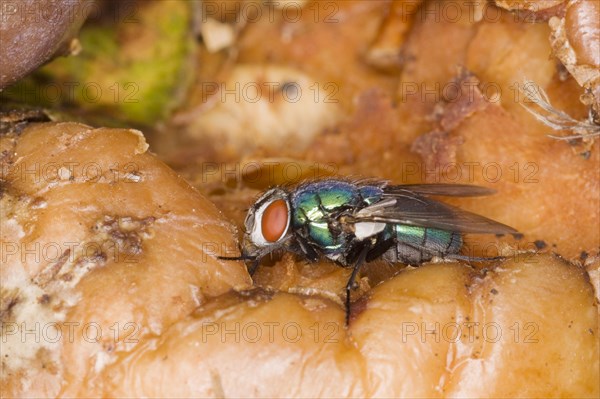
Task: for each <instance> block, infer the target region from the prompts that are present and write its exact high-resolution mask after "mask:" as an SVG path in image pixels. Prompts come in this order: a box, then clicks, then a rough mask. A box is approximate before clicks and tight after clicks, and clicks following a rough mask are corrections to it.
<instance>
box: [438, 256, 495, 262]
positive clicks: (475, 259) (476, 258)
mask: <svg viewBox="0 0 600 399" xmlns="http://www.w3.org/2000/svg"><path fill="white" fill-rule="evenodd" d="M444 259H450V260H464V261H467V262H469V261H471V262H493V261H495V260H504V259H506V257H505V256H492V257H490V258H482V257H479V256H466V255H459V254H450V255H444Z"/></svg>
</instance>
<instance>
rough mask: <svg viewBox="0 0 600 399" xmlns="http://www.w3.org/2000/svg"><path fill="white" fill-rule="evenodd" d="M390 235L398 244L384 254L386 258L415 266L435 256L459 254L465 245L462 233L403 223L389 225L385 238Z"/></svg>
mask: <svg viewBox="0 0 600 399" xmlns="http://www.w3.org/2000/svg"><path fill="white" fill-rule="evenodd" d="M388 237H393V238H394V239H395V240H396V245H395V246H394V247H393V248H391V249H390V250H388V251H387V252H386V253H385V254H384V259H385V260H387V261H389V262H402V263H406V264H409V265H413V266H418V265H420V264H421V263H423V262H427V261H430V260H431V259H433V257H434V256H437V257H439V258H443V257H447V256H448V255H455V254H458V253H459V252H460V250H461V248H462V246H463V239H462V235H461V234H460V233H457V232H454V231H445V230H438V229H433V228H423V227H417V226H408V225H402V224H396V225H392V226H388V227H387V228H386V231H385V233H384V236H383V239H387V238H388ZM424 249H426V250H424Z"/></svg>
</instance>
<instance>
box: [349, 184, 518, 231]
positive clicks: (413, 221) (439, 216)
mask: <svg viewBox="0 0 600 399" xmlns="http://www.w3.org/2000/svg"><path fill="white" fill-rule="evenodd" d="M398 187H399V186H392V187H386V188H385V189H384V196H383V198H382V200H381V201H379V202H377V203H375V204H373V205H370V206H368V207H365V208H363V209H361V210H360V211H358V212H357V213H356V214H355V215H354V223H360V222H378V223H394V224H406V225H411V226H419V227H431V228H436V229H440V230H447V231H457V232H461V233H484V234H487V233H489V234H515V233H518V232H517V230H515V229H513V228H512V227H510V226H507V225H505V224H502V223H499V222H496V221H494V220H491V219H488V218H486V217H484V216H481V215H477V214H474V213H471V212H468V211H464V210H462V209H459V208H456V207H454V206H452V205H448V204H444V203H441V202H439V201H435V200H432V199H430V198H427V197H424V196H422V195H419V194H417V193H415V192H413V191H410V190H407V189H398ZM402 187H405V186H402ZM388 189H391V190H388ZM444 190H445V189H441V190H438V191H436V193H439V192H440V191H443V192H452V190H449V191H444ZM429 192H431V191H429ZM438 195H442V194H438ZM446 195H448V194H446ZM456 195H458V194H456Z"/></svg>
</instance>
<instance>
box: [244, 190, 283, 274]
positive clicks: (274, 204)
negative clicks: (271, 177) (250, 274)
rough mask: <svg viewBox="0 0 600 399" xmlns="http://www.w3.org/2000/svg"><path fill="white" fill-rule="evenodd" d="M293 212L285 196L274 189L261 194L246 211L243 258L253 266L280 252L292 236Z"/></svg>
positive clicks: (280, 191) (281, 191)
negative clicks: (276, 251) (265, 257)
mask: <svg viewBox="0 0 600 399" xmlns="http://www.w3.org/2000/svg"><path fill="white" fill-rule="evenodd" d="M291 220H292V209H291V205H290V201H289V195H288V193H287V192H285V191H284V190H282V189H280V188H274V189H271V190H269V191H267V192H266V193H265V194H263V195H262V196H261V197H260V198H259V199H258V200H257V201H256V202H255V203H254V205H252V207H251V208H250V209H249V210H248V215H247V216H246V220H245V222H244V225H245V228H246V233H245V234H244V242H243V246H242V257H243V258H246V263H247V264H248V261H251V262H254V263H255V264H253V268H254V267H256V264H257V263H258V261H260V259H261V258H262V257H264V256H265V255H267V254H269V253H271V252H273V251H275V250H277V249H279V248H281V247H282V246H283V245H285V243H286V242H287V241H288V239H289V238H290V237H291V235H292V231H291V230H292V229H291V227H290V225H291Z"/></svg>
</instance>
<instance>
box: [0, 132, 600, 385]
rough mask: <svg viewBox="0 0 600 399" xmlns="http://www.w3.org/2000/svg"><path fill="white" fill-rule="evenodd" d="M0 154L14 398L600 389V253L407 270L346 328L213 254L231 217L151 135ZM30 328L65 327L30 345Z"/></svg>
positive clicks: (54, 136) (365, 303)
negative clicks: (151, 143) (166, 159)
mask: <svg viewBox="0 0 600 399" xmlns="http://www.w3.org/2000/svg"><path fill="white" fill-rule="evenodd" d="M0 146H1V147H0V149H1V150H2V153H3V154H4V156H3V158H2V170H3V174H2V178H3V181H2V187H3V190H2V193H3V194H2V199H1V201H2V203H1V205H2V207H1V209H2V215H1V216H2V218H1V221H0V222H1V223H2V225H1V227H2V230H1V234H2V235H1V239H2V242H1V244H2V248H3V250H2V251H3V252H2V256H3V259H2V268H1V270H0V278H1V279H2V291H1V297H2V306H1V307H0V310H1V316H2V322H3V339H6V341H7V342H6V343H4V342H3V358H2V380H1V386H0V387H1V389H2V395H3V396H12V397H23V396H32V397H34V396H68V397H73V396H76V397H86V396H87V397H98V396H118V397H123V396H170V397H174V396H178V397H187V396H193V397H208V396H234V397H256V396H258V397H265V396H268V397H282V396H286V397H289V396H295V397H314V396H327V397H331V396H336V397H338V396H352V397H357V396H367V397H481V396H492V397H507V396H519V397H548V396H569V397H597V396H598V394H599V386H598V384H599V382H598V381H600V378H599V377H600V376H599V374H598V373H599V371H598V370H599V364H598V358H599V353H598V338H597V337H598V307H597V298H596V297H595V292H594V285H592V283H590V276H589V275H594V276H597V274H598V273H597V266H598V265H595V266H594V267H593V268H590V270H589V275H588V272H587V271H586V270H585V269H583V268H581V267H578V266H575V265H573V264H570V263H568V262H566V261H564V260H563V259H561V258H559V257H557V256H554V255H535V254H524V253H522V254H516V255H514V256H513V257H510V258H509V259H507V260H505V261H503V262H499V263H497V264H494V265H490V267H489V270H487V271H486V272H477V271H475V270H474V269H473V268H471V267H470V266H468V265H466V264H461V263H438V264H425V265H423V266H421V267H418V268H407V269H404V270H402V271H401V272H400V273H399V274H397V275H396V276H395V277H393V278H390V279H387V280H386V281H384V282H383V283H381V284H379V285H377V286H375V287H373V288H372V289H371V290H370V291H368V292H367V294H366V295H364V296H362V297H361V298H359V299H358V300H357V301H356V302H354V304H353V312H352V320H351V324H350V326H349V328H348V329H345V327H344V310H343V306H341V303H338V301H336V300H335V298H328V297H326V296H324V295H321V294H320V292H321V291H320V290H313V291H311V290H310V289H306V290H303V291H302V293H300V291H298V290H294V289H293V288H294V287H293V286H292V287H288V288H287V289H281V290H264V289H259V288H252V286H251V281H250V278H249V276H248V274H247V272H246V270H245V268H244V266H243V265H242V264H241V262H225V261H219V260H217V259H216V258H215V256H214V255H215V252H216V251H221V250H222V249H221V246H223V247H227V248H229V249H231V248H235V241H234V235H235V234H234V233H235V232H234V230H233V228H232V226H231V225H230V224H229V223H228V222H226V220H225V219H224V218H223V216H222V215H221V214H220V212H219V211H218V210H217V209H216V207H215V206H214V205H213V204H212V203H210V202H209V201H208V200H206V199H205V198H203V197H202V196H201V195H200V194H198V193H197V192H196V191H195V190H194V189H192V188H191V187H190V186H189V185H188V184H187V183H186V182H185V181H183V180H182V179H180V178H179V177H178V176H177V175H176V174H175V173H174V172H172V171H171V170H170V169H169V168H168V167H166V166H165V165H164V164H163V163H162V162H160V161H159V160H157V159H156V158H155V157H154V156H153V155H152V154H149V153H148V152H147V145H146V143H145V140H144V138H143V136H142V135H141V133H140V132H138V131H134V130H128V129H106V128H103V129H93V128H90V127H89V126H85V125H81V124H77V123H43V124H31V125H29V126H28V127H26V128H24V129H23V130H21V131H18V132H13V133H11V134H9V135H5V136H3V137H2V141H1V142H0ZM86 165H87V167H86V169H84V168H83V166H86ZM89 165H94V166H89ZM132 165H133V166H132ZM92 169H93V170H94V171H93V172H92ZM53 171H54V172H53ZM65 243H77V244H79V245H75V244H69V245H70V246H68V247H67V246H66V244H65ZM36 245H37V247H39V248H40V250H36V248H37V247H36ZM51 247H52V248H60V249H61V250H62V252H61V251H58V253H57V255H56V256H51V255H50V252H49V250H48V251H47V252H46V253H44V251H43V250H42V249H43V248H51ZM65 247H67V249H64V250H63V248H65ZM82 248H86V249H88V248H94V250H93V251H91V252H90V251H89V250H88V251H87V252H84V251H82ZM26 250H28V251H29V252H28V253H29V255H26ZM67 250H68V252H66V251H67ZM36 251H38V252H36ZM111 251H112V252H111ZM36 254H37V255H38V256H34V255H36ZM299 263H300V262H299ZM282 266H283V265H282V264H281V262H280V263H276V264H275V265H274V266H273V267H272V268H271V269H273V270H277V269H278V268H281V267H282ZM313 267H314V268H318V267H325V264H319V263H317V264H315V265H309V266H308V267H307V268H313ZM264 269H269V268H268V267H266V266H265V267H264ZM343 272H345V270H343V269H340V268H335V269H334V273H333V274H332V277H331V279H332V283H333V285H334V286H338V287H343V285H344V283H345V280H346V278H347V274H346V273H343ZM283 278H284V279H285V278H286V277H285V276H283ZM314 281H315V284H317V283H318V282H317V279H315V280H314ZM593 281H594V284H596V285H597V278H596V279H594V280H593ZM310 284H311V281H310V280H309V281H308V282H305V285H306V286H308V288H310ZM292 285H293V284H292ZM273 286H275V287H277V286H278V285H276V284H274V285H273ZM597 288H598V287H596V290H597ZM596 294H597V291H596ZM35 322H39V323H41V324H42V326H47V325H51V326H59V327H60V328H62V339H59V340H53V339H50V338H53V337H56V332H55V331H54V330H52V329H46V330H41V331H46V332H45V333H44V334H45V335H42V338H43V339H41V340H40V342H35V340H34V339H33V338H34V337H33V334H30V335H25V341H23V340H22V339H21V337H22V335H21V331H20V330H18V328H20V326H21V325H22V323H25V326H30V325H31V324H29V323H35ZM65 323H71V324H68V325H66V324H65ZM69 326H73V327H72V331H71V332H69ZM90 326H93V328H90ZM14 328H17V330H13V329H14ZM28 328H29V327H28ZM30 329H31V328H30ZM98 331H100V332H101V333H102V335H101V337H99V336H98V334H97V332H98ZM115 331H116V332H117V333H115ZM51 332H52V333H53V334H52V335H50V333H51ZM41 334H42V333H40V335H41ZM69 334H71V335H69ZM70 336H72V337H73V339H67V338H68V337H70ZM5 355H8V357H4V356H5ZM282 376H285V378H282Z"/></svg>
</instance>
